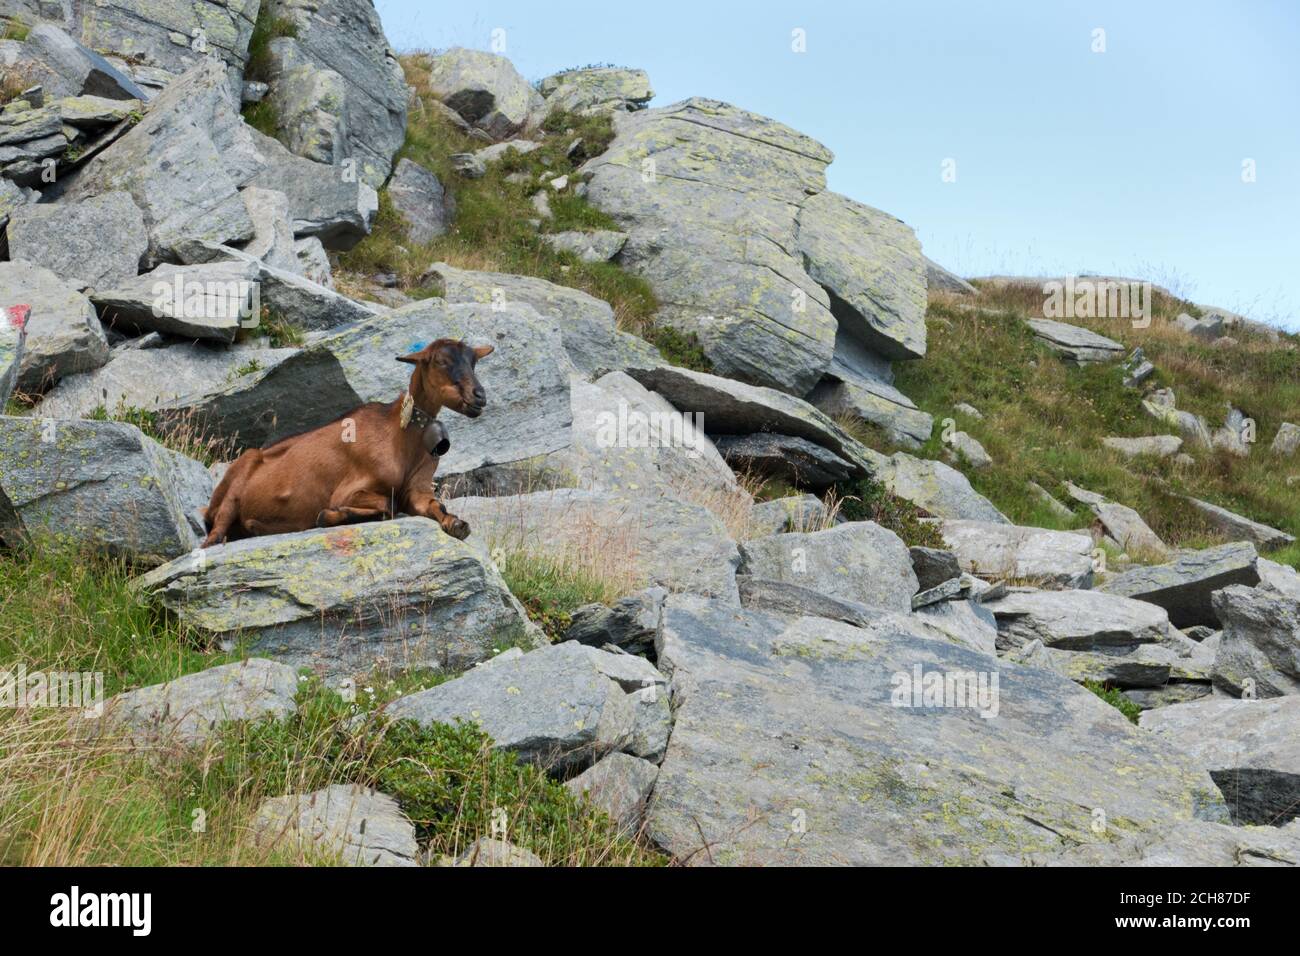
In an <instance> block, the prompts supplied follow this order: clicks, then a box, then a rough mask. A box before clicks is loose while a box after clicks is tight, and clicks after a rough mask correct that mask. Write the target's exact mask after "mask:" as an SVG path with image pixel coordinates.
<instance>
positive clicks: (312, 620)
mask: <svg viewBox="0 0 1300 956" xmlns="http://www.w3.org/2000/svg"><path fill="white" fill-rule="evenodd" d="M136 587H137V589H138V590H139V591H140V593H141V594H143V595H146V596H152V597H156V598H158V599H159V600H161V601H162V603H163V604H165V605H166V606H167V607H168V608H170V609H171V610H172V611H174V612H175V613H176V614H177V615H179V616H180V618H181V619H182V620H184V621H185V622H186V623H187V624H189V625H190V626H193V627H194V628H196V629H197V630H198V631H200V632H201V633H204V634H208V635H211V636H213V637H215V638H226V637H229V638H231V639H234V638H235V637H236V636H239V637H240V638H242V639H244V640H246V641H248V643H249V646H250V648H251V650H252V651H253V652H254V653H258V654H261V655H264V656H267V657H271V658H275V659H277V660H283V661H286V662H289V663H292V664H296V665H303V666H312V667H316V668H318V669H320V670H322V671H324V672H326V673H354V672H358V671H368V670H369V669H370V668H371V667H373V666H374V665H375V664H376V663H377V662H379V661H386V662H388V663H390V664H392V665H394V666H399V667H400V666H406V667H429V668H434V669H437V670H450V671H457V670H461V669H463V668H465V667H468V666H469V665H471V664H475V663H477V662H478V661H481V660H486V659H487V658H489V657H491V656H492V651H493V648H495V647H499V646H504V645H508V644H515V643H520V642H531V641H534V640H535V639H536V638H535V636H534V635H535V633H536V632H535V630H534V629H533V628H532V626H531V625H530V624H529V623H528V621H527V618H526V616H525V614H524V611H523V608H522V607H520V605H519V603H518V602H517V601H515V599H514V598H513V597H512V596H511V595H510V592H509V591H508V590H507V589H506V585H505V582H503V581H502V580H501V576H500V574H499V573H498V572H497V570H496V568H495V567H493V566H492V564H491V563H490V562H489V561H488V560H487V559H486V557H484V556H483V555H482V554H481V553H480V551H479V550H478V549H475V548H474V547H471V546H470V545H469V544H467V543H465V542H463V541H457V540H456V539H455V538H452V537H450V536H448V535H446V534H444V533H443V532H442V530H441V529H439V527H438V526H437V524H435V523H434V522H432V521H429V520H428V519H426V518H401V519H398V520H394V521H379V522H373V523H369V524H360V525H355V526H351V527H345V528H336V529H331V530H312V531H301V532H298V533H295V534H284V535H269V536H266V537H261V538H247V539H244V540H242V541H236V542H232V543H230V544H225V545H220V546H218V547H214V548H208V549H205V550H200V551H196V552H194V553H193V554H188V555H186V556H185V557H183V558H180V559H179V560H176V561H173V562H171V563H170V564H167V565H164V566H163V567H161V568H156V569H155V570H153V571H151V572H149V573H148V574H146V575H143V576H142V577H140V578H138V579H137V580H136Z"/></svg>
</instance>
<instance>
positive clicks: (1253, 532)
mask: <svg viewBox="0 0 1300 956" xmlns="http://www.w3.org/2000/svg"><path fill="white" fill-rule="evenodd" d="M1183 500H1184V501H1186V502H1187V503H1188V504H1189V505H1191V506H1192V507H1193V508H1195V509H1196V510H1197V511H1199V512H1200V513H1201V514H1202V515H1204V516H1205V517H1206V518H1208V519H1209V522H1210V524H1212V525H1214V527H1216V528H1218V529H1219V530H1220V531H1222V532H1223V533H1224V534H1225V535H1228V536H1230V537H1231V538H1233V540H1237V541H1250V542H1251V543H1252V544H1254V545H1255V547H1257V548H1260V549H1261V550H1270V551H1271V550H1273V549H1274V548H1282V547H1285V546H1287V545H1288V544H1294V543H1295V535H1292V534H1287V533H1286V532H1285V531H1279V530H1278V529H1277V528H1270V527H1269V526H1268V525H1266V524H1260V523H1259V522H1258V521H1251V520H1250V519H1249V518H1246V517H1243V516H1241V515H1239V514H1234V513H1233V512H1231V511H1229V510H1228V509H1227V508H1220V507H1219V506H1218V505H1212V504H1210V503H1209V502H1208V501H1201V500H1200V499H1199V498H1192V497H1190V496H1187V495H1184V496H1183Z"/></svg>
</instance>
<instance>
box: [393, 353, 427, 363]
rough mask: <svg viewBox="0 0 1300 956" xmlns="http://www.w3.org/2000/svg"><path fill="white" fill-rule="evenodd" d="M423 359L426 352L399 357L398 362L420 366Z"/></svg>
mask: <svg viewBox="0 0 1300 956" xmlns="http://www.w3.org/2000/svg"><path fill="white" fill-rule="evenodd" d="M422 358H424V352H408V353H407V354H406V355H399V356H397V361H399V362H405V363H406V364H407V365H419V364H420V359H422Z"/></svg>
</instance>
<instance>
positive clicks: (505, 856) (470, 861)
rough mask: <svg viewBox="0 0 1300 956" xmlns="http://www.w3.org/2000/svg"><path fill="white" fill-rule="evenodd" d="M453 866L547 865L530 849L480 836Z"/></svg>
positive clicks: (454, 861)
mask: <svg viewBox="0 0 1300 956" xmlns="http://www.w3.org/2000/svg"><path fill="white" fill-rule="evenodd" d="M449 865H451V866H534V867H535V866H545V865H546V864H545V863H543V862H542V858H541V857H539V856H538V855H537V854H536V853H533V852H532V851H530V850H525V849H524V848H523V847H518V846H515V845H514V844H513V843H510V842H508V841H506V840H493V839H491V838H490V837H479V838H478V839H477V840H475V841H474V842H473V843H471V844H470V845H469V848H468V849H466V850H465V852H464V853H462V854H461V855H460V856H458V857H457V858H456V859H455V860H453V861H452V862H451V863H450V864H449Z"/></svg>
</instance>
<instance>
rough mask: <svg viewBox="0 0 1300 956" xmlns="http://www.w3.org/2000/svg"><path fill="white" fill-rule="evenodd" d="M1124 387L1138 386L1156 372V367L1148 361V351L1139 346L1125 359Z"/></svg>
mask: <svg viewBox="0 0 1300 956" xmlns="http://www.w3.org/2000/svg"><path fill="white" fill-rule="evenodd" d="M1123 370H1124V387H1125V388H1137V387H1138V386H1139V385H1141V384H1142V383H1143V382H1145V381H1146V380H1147V379H1149V378H1150V377H1151V376H1152V375H1154V374H1155V373H1156V367H1155V366H1154V365H1152V364H1151V363H1150V362H1148V361H1147V358H1146V353H1145V352H1143V351H1142V347H1141V346H1138V347H1137V348H1135V349H1134V350H1133V351H1132V352H1130V353H1129V356H1128V358H1127V359H1125V360H1124V366H1123Z"/></svg>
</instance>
